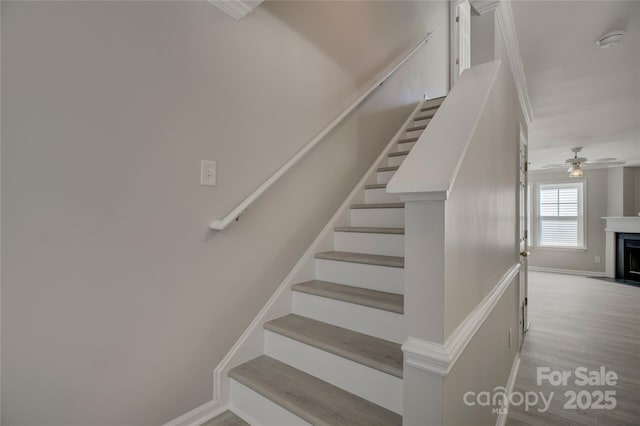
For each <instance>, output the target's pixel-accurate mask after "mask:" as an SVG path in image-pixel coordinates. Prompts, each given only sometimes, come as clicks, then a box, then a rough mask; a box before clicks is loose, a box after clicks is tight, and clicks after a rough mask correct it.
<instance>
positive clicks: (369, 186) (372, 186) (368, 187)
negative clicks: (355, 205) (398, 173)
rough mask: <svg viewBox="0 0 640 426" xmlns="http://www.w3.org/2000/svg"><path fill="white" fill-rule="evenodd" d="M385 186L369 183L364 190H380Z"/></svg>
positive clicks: (385, 185)
mask: <svg viewBox="0 0 640 426" xmlns="http://www.w3.org/2000/svg"><path fill="white" fill-rule="evenodd" d="M386 187H387V184H386V183H370V184H368V185H365V186H364V189H380V188H386Z"/></svg>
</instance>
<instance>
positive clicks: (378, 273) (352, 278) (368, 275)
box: [315, 259, 404, 294]
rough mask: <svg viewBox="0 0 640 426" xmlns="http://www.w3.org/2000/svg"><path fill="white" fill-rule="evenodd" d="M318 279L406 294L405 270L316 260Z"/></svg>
mask: <svg viewBox="0 0 640 426" xmlns="http://www.w3.org/2000/svg"><path fill="white" fill-rule="evenodd" d="M315 278H316V279H318V280H321V281H329V282H332V283H337V284H344V285H350V286H353V287H361V288H368V289H370V290H378V291H386V292H387V293H396V294H404V285H403V283H404V269H402V268H393V267H389V266H379V265H366V264H363V263H352V262H341V261H337V260H327V259H316V276H315Z"/></svg>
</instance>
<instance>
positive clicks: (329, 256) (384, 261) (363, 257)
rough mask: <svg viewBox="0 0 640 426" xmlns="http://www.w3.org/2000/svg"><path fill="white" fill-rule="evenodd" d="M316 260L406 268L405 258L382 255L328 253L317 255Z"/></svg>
mask: <svg viewBox="0 0 640 426" xmlns="http://www.w3.org/2000/svg"><path fill="white" fill-rule="evenodd" d="M316 259H324V260H335V261H338V262H350V263H362V264H365V265H378V266H389V267H391V268H404V257H398V256H383V255H380V254H365V253H352V252H348V251H326V252H323V253H316Z"/></svg>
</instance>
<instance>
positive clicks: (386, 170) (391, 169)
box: [378, 166, 400, 172]
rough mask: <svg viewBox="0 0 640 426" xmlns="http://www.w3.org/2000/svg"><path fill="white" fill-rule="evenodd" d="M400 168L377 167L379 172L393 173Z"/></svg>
mask: <svg viewBox="0 0 640 426" xmlns="http://www.w3.org/2000/svg"><path fill="white" fill-rule="evenodd" d="M399 168H400V166H389V167H378V171H379V172H395V171H396V170H398V169H399Z"/></svg>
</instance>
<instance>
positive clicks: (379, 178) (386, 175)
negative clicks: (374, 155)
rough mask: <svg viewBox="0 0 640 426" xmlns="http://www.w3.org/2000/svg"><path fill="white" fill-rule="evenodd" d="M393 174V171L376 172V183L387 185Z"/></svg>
mask: <svg viewBox="0 0 640 426" xmlns="http://www.w3.org/2000/svg"><path fill="white" fill-rule="evenodd" d="M395 173H396V171H395V170H390V171H388V172H378V173H377V174H376V183H389V181H390V180H391V178H392V177H393V175H394V174H395Z"/></svg>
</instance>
